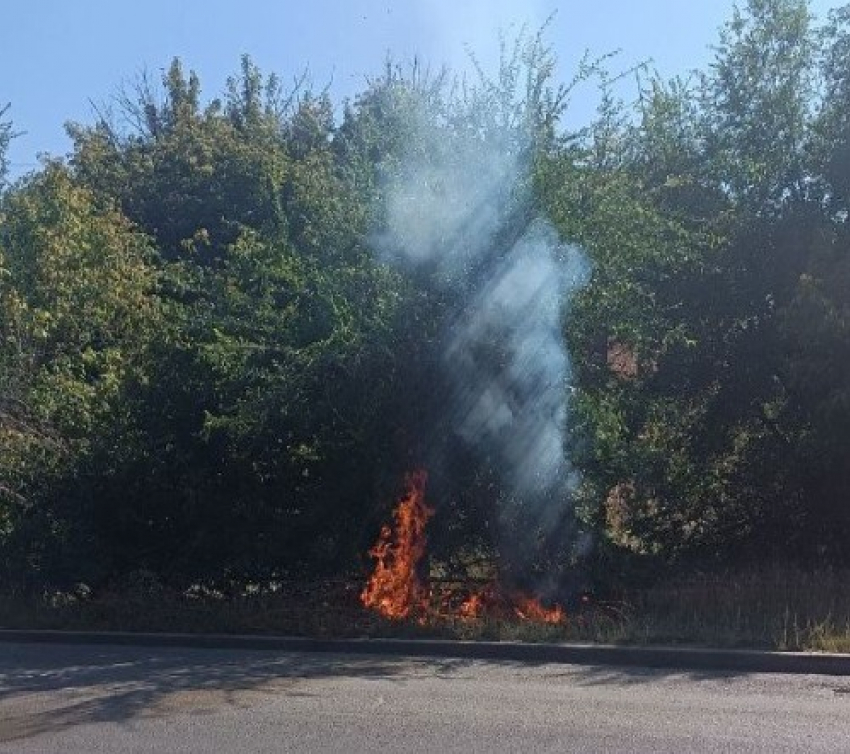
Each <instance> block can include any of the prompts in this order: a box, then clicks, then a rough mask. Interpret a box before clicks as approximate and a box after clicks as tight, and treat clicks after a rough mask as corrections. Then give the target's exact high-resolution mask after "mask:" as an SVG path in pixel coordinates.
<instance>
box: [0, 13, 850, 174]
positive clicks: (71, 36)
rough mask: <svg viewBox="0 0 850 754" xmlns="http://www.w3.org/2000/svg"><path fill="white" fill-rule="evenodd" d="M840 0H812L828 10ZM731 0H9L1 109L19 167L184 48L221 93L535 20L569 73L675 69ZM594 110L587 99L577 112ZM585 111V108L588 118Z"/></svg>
mask: <svg viewBox="0 0 850 754" xmlns="http://www.w3.org/2000/svg"><path fill="white" fill-rule="evenodd" d="M839 4H841V2H840V1H839V0H814V1H813V3H812V8H813V10H814V11H815V13H816V14H817V15H818V17H824V16H825V14H826V11H827V9H828V8H830V7H834V6H836V5H839ZM732 8H733V0H690V1H689V0H561V1H560V2H558V1H557V0H525V1H522V0H300V1H296V0H277V1H275V0H238V1H237V2H234V1H232V0H144V2H138V1H133V0H76V2H71V0H2V13H0V18H2V27H0V105H2V104H5V103H6V102H9V103H11V110H10V112H9V115H11V117H12V120H13V122H14V125H15V127H16V129H17V130H19V131H24V132H26V133H25V134H24V135H22V136H21V137H19V138H18V139H16V140H15V142H14V143H13V145H12V148H11V150H10V158H11V161H12V172H13V175H20V174H21V173H23V172H26V171H27V170H29V169H32V168H33V167H35V166H36V165H37V158H36V155H37V154H38V153H42V152H47V153H51V154H64V153H65V152H66V151H67V150H68V148H69V142H68V140H67V138H66V137H65V135H64V129H63V124H64V122H65V121H68V120H75V121H81V122H91V121H92V120H93V110H92V105H91V102H94V103H97V104H102V103H106V102H108V101H109V99H110V97H112V96H113V95H114V94H115V92H116V91H117V89H118V88H119V87H120V86H121V84H122V82H127V81H130V80H132V79H133V78H134V76H136V75H137V74H138V73H139V72H141V71H142V70H144V69H147V70H148V71H151V72H158V71H160V70H161V69H163V68H165V67H167V66H168V63H169V62H170V60H171V58H172V57H174V56H179V57H180V58H181V59H183V61H184V63H185V65H186V67H187V68H192V69H194V70H195V71H196V72H197V73H198V74H199V76H200V79H201V85H202V88H203V93H204V94H205V95H206V96H207V97H214V96H216V95H218V94H219V93H220V92H221V91H222V89H223V88H224V82H225V79H226V78H227V76H228V75H230V74H232V73H234V72H235V71H237V70H238V66H239V58H240V55H242V54H243V53H246V52H247V53H249V54H250V55H251V56H252V57H253V58H254V60H255V62H256V63H257V64H258V65H259V66H260V68H261V69H262V70H263V71H264V72H266V73H269V72H272V71H273V72H275V73H277V74H278V75H280V76H281V77H283V79H284V80H287V79H289V78H291V77H292V76H294V75H295V74H296V73H298V72H299V71H302V70H303V69H304V68H305V67H307V66H308V67H309V69H310V71H311V75H312V79H313V81H314V83H315V84H316V85H317V86H323V85H325V84H327V83H328V82H331V93H332V95H333V97H334V99H335V100H339V99H341V98H343V97H349V96H352V95H353V94H355V93H356V92H357V91H359V90H361V89H363V87H364V84H365V81H366V78H367V77H368V76H370V75H374V74H376V73H379V72H380V69H381V65H382V63H383V62H384V60H386V57H387V54H388V53H389V54H391V55H392V56H393V57H394V58H395V59H397V60H399V61H405V60H409V59H411V58H412V57H413V56H414V55H417V56H418V57H419V58H420V59H422V60H424V61H425V62H427V63H429V64H430V65H431V66H432V67H434V68H439V67H440V65H442V64H448V65H450V66H452V67H454V68H458V67H462V66H463V65H465V63H466V62H467V60H468V58H467V54H466V52H465V47H466V46H467V45H468V46H469V47H470V48H472V49H473V50H474V51H475V52H476V54H477V56H478V57H479V59H481V60H482V62H483V63H484V64H485V65H488V64H492V62H493V61H494V60H495V59H496V58H497V50H498V38H499V30H500V29H501V30H504V31H506V33H507V34H508V35H510V34H511V30H512V29H517V28H519V27H520V26H522V25H523V24H526V25H527V26H528V27H529V28H532V29H536V28H538V27H539V26H540V25H541V24H542V23H543V22H544V21H545V20H546V18H547V17H549V16H550V15H551V14H552V13H555V16H554V18H553V20H552V23H551V25H550V27H549V30H548V34H547V39H548V41H549V43H550V44H551V45H552V46H553V48H554V49H555V51H556V53H557V54H558V57H559V60H560V61H561V76H562V77H563V78H564V79H568V78H569V77H570V76H571V74H572V72H573V71H574V69H575V64H576V61H577V60H578V59H579V58H580V57H581V54H582V53H583V51H585V50H590V51H591V53H593V54H603V53H606V52H611V51H614V50H620V51H621V52H620V55H619V58H618V60H617V63H616V65H615V67H616V68H622V69H626V68H628V67H630V66H631V65H633V64H635V63H637V62H640V61H645V60H650V59H651V60H652V61H653V63H654V65H655V67H656V68H657V69H658V70H659V72H660V73H662V74H663V75H665V76H671V75H674V74H679V73H681V74H685V73H687V72H688V71H689V70H691V69H693V68H695V67H701V66H704V65H705V64H706V63H707V62H708V61H709V59H710V56H711V52H710V49H709V47H710V45H711V44H712V43H713V42H714V41H715V40H716V32H717V28H718V26H719V25H720V24H721V23H722V22H723V21H724V20H726V19H727V18H728V17H730V15H731V12H732ZM583 107H587V105H586V104H584V103H583V102H582V101H581V99H580V98H579V99H578V100H577V102H576V110H577V113H576V115H578V116H579V118H580V116H581V115H582V112H581V111H582V108H583ZM580 119H581V118H580Z"/></svg>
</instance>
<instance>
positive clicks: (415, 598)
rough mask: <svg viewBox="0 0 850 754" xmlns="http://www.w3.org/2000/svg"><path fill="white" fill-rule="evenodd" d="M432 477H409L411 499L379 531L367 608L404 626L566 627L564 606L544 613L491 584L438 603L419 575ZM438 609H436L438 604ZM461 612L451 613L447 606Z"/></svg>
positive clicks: (520, 596)
mask: <svg viewBox="0 0 850 754" xmlns="http://www.w3.org/2000/svg"><path fill="white" fill-rule="evenodd" d="M427 481H428V475H427V473H426V472H425V471H422V470H419V471H415V472H413V473H412V474H410V475H408V477H407V493H406V494H405V496H404V497H403V498H402V500H401V502H400V503H399V504H398V506H397V507H396V509H395V511H394V513H393V524H392V526H390V525H385V526H383V527H382V529H381V533H380V535H379V536H378V541H377V542H376V543H375V545H374V547H372V549H371V550H369V555H370V556H371V557H373V558H374V559H375V561H376V562H375V569H374V571H373V572H372V575H371V576H370V577H369V580H368V582H367V583H366V587H365V588H364V589H363V591H362V593H361V594H360V601H361V602H362V603H363V605H364V606H365V607H368V608H370V609H372V610H375V611H376V612H377V613H379V614H380V615H382V616H383V617H385V618H389V619H392V620H406V619H410V618H413V617H416V618H417V619H418V620H419V621H420V623H426V622H436V621H439V620H441V619H444V620H453V619H458V620H462V621H468V622H474V621H479V620H484V619H497V620H512V619H513V620H516V619H519V620H523V621H528V622H532V623H545V624H550V625H557V624H560V623H564V622H565V621H566V614H565V612H564V610H563V608H562V607H561V606H560V605H554V606H552V607H551V608H547V607H544V606H543V605H542V604H541V602H540V601H539V600H538V599H537V598H535V597H531V596H528V595H525V594H521V593H512V592H506V591H504V590H502V589H501V588H500V587H499V586H498V584H495V583H493V584H488V585H487V586H484V587H483V588H481V589H480V590H478V591H476V592H473V593H471V594H468V596H467V597H466V599H463V600H462V601H461V602H460V604H457V600H456V599H453V598H452V595H445V594H443V595H441V598H440V599H437V600H434V599H433V597H434V595H433V594H432V592H431V590H430V589H429V588H428V587H427V586H426V585H425V584H423V582H422V579H421V578H420V575H419V569H420V564H421V561H422V558H423V556H424V555H425V548H426V545H427V538H426V536H425V527H426V525H427V523H428V521H429V520H430V519H431V517H432V516H433V515H434V509H433V508H430V507H429V506H428V505H427V504H426V503H425V485H426V483H427ZM435 602H436V603H439V606H435V604H434V603H435ZM451 604H456V605H457V607H454V608H449V607H447V606H448V605H451Z"/></svg>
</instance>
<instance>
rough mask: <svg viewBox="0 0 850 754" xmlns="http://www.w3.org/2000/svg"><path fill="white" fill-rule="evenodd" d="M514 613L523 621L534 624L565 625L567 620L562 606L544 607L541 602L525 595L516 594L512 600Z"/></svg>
mask: <svg viewBox="0 0 850 754" xmlns="http://www.w3.org/2000/svg"><path fill="white" fill-rule="evenodd" d="M512 601H513V608H514V612H515V613H516V614H517V616H518V617H520V618H522V619H523V620H527V621H531V622H533V623H550V624H553V625H554V624H556V623H563V622H564V620H565V619H566V617H567V616H566V614H565V613H564V608H562V607H561V606H560V605H555V606H554V607H551V608H547V607H543V605H542V604H541V603H540V600H538V599H536V598H535V597H528V596H526V595H524V594H515V595H513V598H512Z"/></svg>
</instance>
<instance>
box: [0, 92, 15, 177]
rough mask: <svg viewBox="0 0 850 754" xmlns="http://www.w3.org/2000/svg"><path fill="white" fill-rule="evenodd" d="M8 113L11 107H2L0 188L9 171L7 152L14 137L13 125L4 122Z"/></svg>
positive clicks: (0, 114) (0, 112) (0, 109)
mask: <svg viewBox="0 0 850 754" xmlns="http://www.w3.org/2000/svg"><path fill="white" fill-rule="evenodd" d="M8 112H9V105H3V106H0V188H2V187H3V184H4V182H5V180H6V175H7V173H8V171H9V161H8V157H7V151H8V149H9V143H10V142H11V141H12V138H13V137H14V133H13V131H12V124H11V123H10V122H9V121H7V120H3V118H4V117H5V116H6V113H8Z"/></svg>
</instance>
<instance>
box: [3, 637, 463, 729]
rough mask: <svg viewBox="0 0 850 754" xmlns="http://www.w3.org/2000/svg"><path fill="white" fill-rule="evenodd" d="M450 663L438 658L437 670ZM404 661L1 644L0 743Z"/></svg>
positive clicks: (384, 674) (302, 691) (207, 707)
mask: <svg viewBox="0 0 850 754" xmlns="http://www.w3.org/2000/svg"><path fill="white" fill-rule="evenodd" d="M437 665H443V663H440V662H438V663H437ZM429 666H430V667H432V668H433V667H434V666H433V664H429ZM450 666H451V661H446V664H445V667H444V668H443V671H445V670H447V669H448V668H450ZM409 669H410V666H409V664H408V663H404V662H401V661H399V660H398V659H394V658H379V657H372V656H351V655H332V654H321V655H307V654H288V653H283V652H281V653H278V652H268V651H263V652H252V651H238V652H216V651H206V650H186V649H168V648H142V647H102V646H61V647H58V646H40V645H25V644H6V645H3V646H0V742H4V741H6V742H8V741H13V740H18V739H21V738H27V737H31V736H35V735H39V734H43V733H57V732H61V731H63V730H66V729H67V728H70V727H73V726H78V725H85V724H88V723H103V722H109V723H117V724H131V723H132V721H133V720H135V719H140V718H151V717H158V716H165V715H171V714H179V713H192V714H205V713H206V714H209V713H212V712H215V711H220V710H221V708H222V707H227V706H230V707H248V706H252V705H255V704H258V703H262V699H263V697H264V696H275V697H280V696H281V695H289V696H293V697H297V696H304V695H306V694H308V692H307V690H306V684H304V683H303V682H304V681H305V680H308V679H312V678H329V677H340V678H342V677H358V678H367V679H368V678H374V679H381V680H394V679H396V678H398V677H399V676H400V674H402V673H404V672H407V671H409ZM302 686H303V687H304V688H302Z"/></svg>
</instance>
